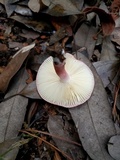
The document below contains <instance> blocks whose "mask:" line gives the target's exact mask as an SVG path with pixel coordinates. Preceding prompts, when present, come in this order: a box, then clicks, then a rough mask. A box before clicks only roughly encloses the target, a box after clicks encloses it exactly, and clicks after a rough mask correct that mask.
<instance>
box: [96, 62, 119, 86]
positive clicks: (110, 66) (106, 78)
mask: <svg viewBox="0 0 120 160" xmlns="http://www.w3.org/2000/svg"><path fill="white" fill-rule="evenodd" d="M118 63H119V61H116V60H113V61H112V60H108V61H98V62H94V63H93V65H94V67H95V69H96V71H97V73H98V74H99V76H100V78H101V79H102V82H103V84H104V87H107V86H108V84H109V83H111V82H112V80H113V79H114V77H115V75H116V73H117V71H118V67H117V64H118Z"/></svg>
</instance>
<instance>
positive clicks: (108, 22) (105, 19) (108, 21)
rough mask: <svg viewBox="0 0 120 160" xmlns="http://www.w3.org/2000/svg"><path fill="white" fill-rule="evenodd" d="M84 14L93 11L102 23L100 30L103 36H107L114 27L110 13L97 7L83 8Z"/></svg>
mask: <svg viewBox="0 0 120 160" xmlns="http://www.w3.org/2000/svg"><path fill="white" fill-rule="evenodd" d="M83 12H84V13H85V14H88V13H91V12H95V13H96V14H97V15H98V16H99V19H100V22H101V25H102V32H103V35H104V36H108V35H110V34H111V33H112V31H113V30H114V28H115V21H114V19H113V17H112V15H111V14H109V13H106V12H105V11H104V10H102V9H100V8H97V7H88V8H85V9H84V10H83Z"/></svg>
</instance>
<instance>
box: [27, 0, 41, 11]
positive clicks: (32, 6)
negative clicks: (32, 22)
mask: <svg viewBox="0 0 120 160" xmlns="http://www.w3.org/2000/svg"><path fill="white" fill-rule="evenodd" d="M28 7H29V8H30V9H31V10H32V11H33V12H39V10H40V0H34V1H33V0H29V2H28Z"/></svg>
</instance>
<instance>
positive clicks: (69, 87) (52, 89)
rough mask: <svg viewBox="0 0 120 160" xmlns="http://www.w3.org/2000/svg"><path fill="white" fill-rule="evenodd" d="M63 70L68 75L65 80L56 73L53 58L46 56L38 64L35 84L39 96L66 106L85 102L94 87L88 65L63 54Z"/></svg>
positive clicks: (67, 54) (69, 106)
mask: <svg viewBox="0 0 120 160" xmlns="http://www.w3.org/2000/svg"><path fill="white" fill-rule="evenodd" d="M65 58H66V63H65V70H66V72H67V74H68V76H69V78H67V79H66V80H65V81H61V78H60V77H59V76H58V75H57V73H56V71H55V67H54V64H53V58H52V57H49V58H47V59H46V60H45V61H44V62H43V63H42V65H41V66H40V68H39V70H38V73H37V77H36V85H37V90H38V93H39V94H40V96H41V97H42V98H43V99H44V100H46V101H47V102H49V103H52V104H56V105H59V106H63V107H66V108H71V107H75V106H77V105H80V104H82V103H84V102H86V101H87V100H88V99H89V98H90V96H91V94H92V91H93V88H94V77H93V74H92V71H91V70H90V69H89V67H88V66H87V65H86V64H85V63H83V62H82V61H80V60H77V59H76V58H75V57H74V56H73V55H71V54H69V53H66V54H65Z"/></svg>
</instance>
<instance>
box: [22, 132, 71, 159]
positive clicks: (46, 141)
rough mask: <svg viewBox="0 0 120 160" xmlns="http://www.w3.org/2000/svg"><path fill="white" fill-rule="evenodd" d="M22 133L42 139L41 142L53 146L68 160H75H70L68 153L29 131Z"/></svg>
mask: <svg viewBox="0 0 120 160" xmlns="http://www.w3.org/2000/svg"><path fill="white" fill-rule="evenodd" d="M20 132H23V133H26V134H28V135H30V136H32V137H35V138H38V139H40V140H41V141H43V142H45V143H46V144H48V145H49V146H51V147H52V148H54V149H55V150H57V151H58V152H60V153H62V155H64V156H65V157H66V158H68V160H73V159H72V158H70V157H69V156H68V155H67V154H66V153H64V152H63V151H61V150H59V149H58V148H57V147H55V146H54V145H52V144H51V143H49V142H47V141H46V140H44V139H43V138H40V137H38V136H36V135H34V134H31V133H29V132H27V131H20Z"/></svg>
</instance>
